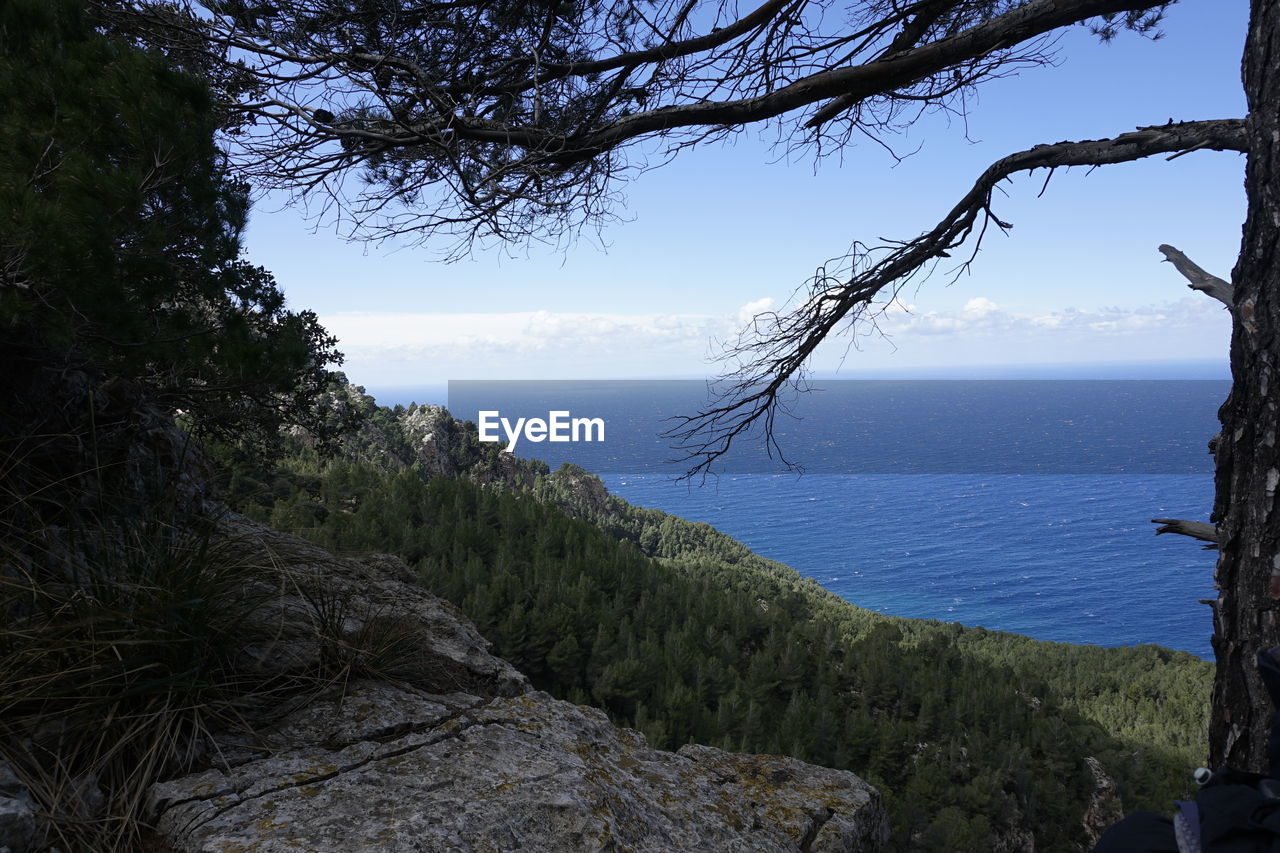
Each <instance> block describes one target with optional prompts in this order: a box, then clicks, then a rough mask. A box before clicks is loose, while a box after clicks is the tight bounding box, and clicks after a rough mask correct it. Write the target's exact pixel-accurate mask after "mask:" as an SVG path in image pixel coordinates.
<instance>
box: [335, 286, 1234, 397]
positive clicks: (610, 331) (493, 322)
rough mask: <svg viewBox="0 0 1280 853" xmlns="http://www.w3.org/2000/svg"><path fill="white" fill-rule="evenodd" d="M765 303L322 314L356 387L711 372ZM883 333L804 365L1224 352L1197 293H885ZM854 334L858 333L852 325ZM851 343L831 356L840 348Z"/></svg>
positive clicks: (1220, 319)
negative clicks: (915, 298) (724, 308)
mask: <svg viewBox="0 0 1280 853" xmlns="http://www.w3.org/2000/svg"><path fill="white" fill-rule="evenodd" d="M774 305H775V303H774V300H773V299H771V298H768V297H766V298H762V299H756V300H752V301H750V302H748V303H746V304H744V305H742V306H741V307H740V308H738V309H737V310H735V311H732V312H726V313H724V314H672V313H661V314H659V313H653V314H616V313H591V312H557V311H523V312H499V313H492V314H482V313H469V314H391V313H377V312H344V313H338V314H331V315H327V316H325V317H323V318H322V322H323V323H324V325H325V326H326V328H328V329H329V330H330V331H331V332H332V333H334V334H336V335H337V336H338V338H339V348H340V349H342V350H343V352H345V353H346V354H347V365H346V367H345V369H346V370H348V372H349V373H350V375H351V376H352V377H353V378H354V379H355V380H356V381H358V382H361V383H363V384H367V385H379V384H382V385H389V384H414V383H418V382H424V381H439V380H443V379H462V378H467V379H482V378H501V379H536V378H626V377H631V376H679V375H683V376H696V375H707V374H711V373H715V372H717V369H716V365H714V364H712V363H711V362H710V361H709V359H708V357H709V356H714V355H717V354H718V353H719V350H718V349H717V347H716V346H715V344H714V342H715V341H732V340H734V339H736V337H737V334H738V332H740V331H741V330H742V329H743V327H744V326H745V325H746V324H748V323H750V321H751V319H752V318H753V317H755V316H756V315H758V314H760V313H762V312H768V311H770V310H773V308H774ZM877 322H878V326H879V330H880V332H882V333H884V335H885V336H887V338H888V339H889V341H888V343H887V345H885V344H883V343H877V342H876V337H875V336H874V335H872V336H870V337H861V338H856V339H855V338H850V337H848V336H845V335H839V336H833V339H832V340H831V341H828V342H827V343H826V344H824V347H823V348H821V349H820V350H819V353H820V354H821V355H822V357H820V358H819V359H818V360H817V361H816V362H815V365H814V366H815V368H816V369H820V370H827V369H834V368H835V367H836V366H837V365H838V364H840V363H845V364H846V366H847V367H849V368H851V369H855V368H858V367H868V368H874V367H887V366H893V365H899V366H901V365H927V364H931V363H936V364H939V365H952V364H960V363H970V364H984V363H985V364H994V363H1006V362H1008V361H1009V359H1011V358H1013V359H1023V360H1031V361H1038V362H1072V361H1090V360H1095V361H1096V360H1105V359H1113V360H1124V359H1129V358H1143V359H1171V360H1174V359H1181V358H1192V357H1204V356H1205V355H1216V354H1217V353H1218V352H1219V351H1222V352H1225V349H1226V340H1227V336H1228V334H1229V331H1230V322H1229V318H1228V317H1227V315H1226V312H1224V311H1222V310H1220V309H1219V307H1218V306H1217V304H1216V303H1214V302H1212V301H1211V300H1208V299H1203V298H1194V297H1189V298H1186V299H1182V300H1179V301H1177V302H1170V303H1165V304H1161V305H1148V306H1138V307H1127V308H1125V307H1111V308H1100V309H1091V310H1077V309H1075V308H1066V309H1063V310H1060V311H1052V312H1039V313H1019V312H1016V311H1012V310H1008V309H1006V308H1004V307H1002V306H1001V305H999V304H997V303H996V302H995V301H994V300H991V299H989V298H986V297H983V296H977V297H974V298H972V299H969V300H968V301H967V302H965V303H964V304H963V306H962V307H960V308H959V309H957V310H952V311H927V312H920V311H918V310H917V308H916V306H915V305H912V304H910V303H906V302H902V301H899V300H897V299H895V300H893V301H892V302H890V303H889V304H887V305H885V306H883V311H882V313H881V314H880V316H879V317H878V319H877ZM864 331H865V330H864ZM851 344H852V345H855V346H856V348H857V349H859V350H862V352H860V353H859V354H858V356H857V358H856V359H853V360H848V361H842V357H843V356H844V355H845V354H846V352H847V351H848V349H849V347H850V346H851Z"/></svg>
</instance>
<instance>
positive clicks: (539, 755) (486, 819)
mask: <svg viewBox="0 0 1280 853" xmlns="http://www.w3.org/2000/svg"><path fill="white" fill-rule="evenodd" d="M263 741H264V744H266V745H267V746H268V747H269V748H270V749H271V754H269V755H264V756H262V757H257V758H253V757H249V756H248V755H247V754H246V753H245V752H244V751H243V750H239V751H238V750H236V749H232V750H230V751H229V752H230V754H233V755H236V756H237V758H236V759H235V760H236V761H238V762H240V763H235V764H233V765H232V766H228V767H224V768H223V769H211V770H207V771H205V772H203V773H200V774H196V775H192V776H188V777H185V778H182V779H178V780H175V781H172V782H168V783H165V784H163V785H159V786H156V788H155V789H154V791H153V797H152V807H153V809H154V811H155V812H156V813H157V814H158V817H159V826H160V829H161V831H162V832H163V833H164V835H165V836H166V837H167V838H168V839H169V840H170V842H171V843H172V844H173V845H174V848H175V849H176V850H178V851H186V852H187V853H196V851H200V853H206V851H207V853H213V851H231V850H235V851H246V853H248V851H261V853H275V852H276V851H298V850H306V851H316V853H325V851H333V853H338V851H342V853H346V851H351V850H371V851H374V850H376V851H401V850H404V851H408V850H431V851H437V850H438V851H452V850H460V851H461V850H465V851H507V850H515V849H525V850H536V851H578V850H636V851H667V850H670V851H694V850H698V851H701V850H708V851H771V850H778V851H782V850H813V851H818V850H823V851H836V850H841V851H860V850H877V849H879V848H880V846H881V845H882V844H883V843H884V840H885V838H886V835H887V828H886V821H885V813H884V808H883V805H882V802H881V799H880V796H879V794H878V793H877V792H876V791H875V790H874V789H872V788H871V787H870V786H868V785H867V784H866V783H864V782H863V781H861V780H860V779H858V777H857V776H855V775H854V774H852V773H848V772H844V771H838V770H829V769H825V768H820V767H814V766H812V765H807V764H804V763H803V762H800V761H797V760H795V759H792V758H783V757H772V756H752V755H735V754H731V753H726V752H722V751H720V750H717V749H712V748H709V747H703V746H687V747H684V748H682V749H681V750H680V751H679V752H678V753H669V752H661V751H658V750H655V749H652V748H651V747H650V746H649V745H648V744H647V743H646V742H645V739H644V737H643V736H642V735H640V734H639V733H638V732H634V731H630V730H627V729H620V728H618V727H616V726H614V725H613V724H611V723H610V722H609V720H608V718H607V717H606V716H605V715H604V713H602V712H600V711H597V710H594V709H590V708H583V707H578V706H575V705H571V704H569V703H567V702H562V701H559V700H556V699H553V698H552V697H550V696H548V695H547V694H545V693H539V692H530V693H526V694H524V695H522V696H515V697H497V698H494V699H490V700H485V699H481V698H479V697H475V696H466V695H461V694H452V695H448V696H439V695H431V694H427V693H424V692H422V691H416V690H413V689H406V688H402V687H393V686H391V685H387V684H379V683H363V684H360V685H358V686H357V687H356V688H355V689H354V690H353V691H351V692H350V693H349V694H348V695H347V696H346V697H345V698H344V699H342V700H341V701H340V702H335V701H333V700H328V701H325V702H320V703H317V704H316V705H313V706H312V707H310V708H308V709H306V710H305V711H304V712H302V713H299V714H295V715H293V716H292V717H291V718H289V719H287V720H285V721H283V722H282V724H281V725H280V726H278V727H277V728H275V729H273V730H272V731H270V732H266V733H264V734H263Z"/></svg>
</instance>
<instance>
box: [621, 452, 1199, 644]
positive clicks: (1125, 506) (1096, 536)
mask: <svg viewBox="0 0 1280 853" xmlns="http://www.w3.org/2000/svg"><path fill="white" fill-rule="evenodd" d="M603 479H604V481H605V483H606V484H607V485H608V487H609V489H610V491H612V492H613V493H614V494H617V495H619V496H621V497H622V498H624V499H626V500H627V501H629V502H631V503H633V504H637V505H639V506H648V507H656V508H658V509H662V510H664V511H666V512H669V513H672V514H674V515H678V516H682V517H684V518H688V519H690V520H693V521H705V522H707V523H708V524H711V525H712V526H713V527H715V528H717V529H719V530H721V531H723V532H725V533H727V534H729V535H730V536H733V537H734V538H735V539H738V540H740V541H741V542H743V543H744V544H745V545H747V547H749V548H751V549H752V550H753V551H755V552H756V553H758V554H760V555H761V556H764V557H769V558H770V559H774V560H778V561H779V562H782V563H786V564H787V565H789V566H791V567H792V568H794V569H796V570H798V571H799V572H800V573H802V574H804V575H806V576H808V577H811V578H813V579H815V580H817V581H818V582H819V583H821V584H822V585H823V586H824V587H826V588H827V589H829V590H831V591H832V592H834V593H836V594H837V595H840V596H841V597H843V598H844V599H846V600H847V601H851V602H853V603H854V604H857V605H859V606H861V607H866V608H869V609H873V610H879V611H881V612H883V613H891V614H894V615H897V616H909V617H918V618H926V619H939V620H942V621H946V622H960V623H963V624H965V625H981V626H983V627H986V628H991V629H995V630H1002V631H1013V632H1015V633H1019V634H1027V635H1029V636H1032V637H1036V638H1037V639H1042V640H1058V641H1063V642H1071V643H1094V644H1098V645H1105V646H1123V645H1134V644H1138V643H1158V644H1160V645H1163V646H1169V647H1171V648H1175V649H1181V650H1183V651H1188V652H1191V653H1193V654H1196V655H1200V656H1201V657H1204V658H1206V659H1211V652H1210V647H1209V635H1210V633H1211V631H1212V625H1211V623H1210V612H1209V608H1208V607H1206V606H1205V605H1203V604H1200V603H1199V601H1198V599H1202V598H1214V597H1216V593H1215V592H1214V591H1213V567H1214V557H1215V553H1214V552H1212V551H1205V550H1203V549H1201V548H1200V547H1198V544H1197V543H1195V542H1193V541H1191V540H1190V539H1187V538H1186V537H1182V536H1159V537H1157V536H1155V535H1154V531H1155V525H1152V524H1151V523H1150V519H1152V518H1158V517H1166V516H1167V517H1174V518H1193V519H1199V518H1204V517H1205V510H1206V508H1208V507H1209V506H1211V504H1212V501H1213V484H1212V482H1211V478H1210V476H1209V475H1208V474H1194V475H1180V474H1154V475H1152V474H1148V475H1125V474H1103V475H1090V474H1070V475H1049V474H1034V475H994V476H992V475H978V476H975V475H969V474H901V475H894V474H828V475H821V474H819V475H805V476H803V477H799V478H797V477H795V476H791V475H766V474H739V475H733V476H726V477H720V478H719V479H718V481H716V482H715V484H714V485H708V486H705V487H703V488H694V487H689V486H687V485H685V484H679V483H672V482H671V481H670V479H669V478H664V477H662V476H660V475H645V474H639V475H637V474H615V475H608V476H605V477H604V478H603Z"/></svg>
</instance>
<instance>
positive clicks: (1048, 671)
mask: <svg viewBox="0 0 1280 853" xmlns="http://www.w3.org/2000/svg"><path fill="white" fill-rule="evenodd" d="M347 399H348V403H349V404H351V405H354V406H356V407H357V408H360V409H362V410H363V413H364V414H365V416H366V424H367V425H366V428H365V430H364V431H363V432H362V433H361V434H360V435H359V436H357V437H354V438H353V439H351V440H350V441H349V442H348V446H347V449H346V452H345V454H344V456H342V457H339V458H336V459H330V460H325V459H322V458H321V457H320V456H318V455H316V454H315V453H314V452H313V451H312V450H311V449H309V447H308V446H307V444H306V442H305V441H302V440H300V439H296V440H295V441H294V442H293V445H292V451H291V453H290V454H289V455H288V456H287V457H286V458H285V459H283V460H282V462H281V464H280V465H279V466H278V467H277V468H276V469H275V470H274V471H272V472H270V473H269V474H267V473H265V472H260V471H252V470H250V469H248V468H247V467H245V466H243V465H240V466H236V465H234V464H232V465H231V466H229V469H230V471H231V474H232V476H231V477H230V479H229V482H230V483H231V488H230V495H231V497H232V499H233V502H234V503H235V505H236V506H237V507H239V508H241V509H242V510H244V511H245V512H246V513H248V514H250V515H252V516H255V517H257V518H259V519H261V520H264V521H267V522H268V523H270V524H272V525H273V526H277V527H280V528H282V529H287V530H292V531H295V532H299V533H302V534H304V535H306V536H309V537H310V538H312V539H314V540H315V541H317V542H319V543H321V544H323V545H325V546H327V547H330V548H334V549H337V550H346V551H353V552H354V551H391V552H394V553H397V554H399V555H401V556H403V557H404V558H405V559H406V560H407V561H408V562H409V563H410V564H411V565H413V566H414V567H415V569H416V570H417V572H418V573H419V576H420V578H421V579H422V582H423V583H424V584H425V585H426V586H428V587H429V588H431V589H432V590H433V591H435V592H437V593H439V594H441V595H444V596H445V597H447V598H449V599H450V600H452V601H454V602H455V603H457V604H458V605H459V606H460V607H462V609H463V610H464V611H465V612H466V613H467V615H468V616H469V617H471V618H472V619H473V620H475V622H476V624H477V625H478V626H479V627H480V628H481V630H482V632H483V633H484V634H485V635H486V636H487V637H488V638H489V639H490V640H491V641H492V642H494V644H495V647H496V648H495V651H496V652H497V653H498V654H500V655H501V656H503V657H505V658H507V659H508V660H510V661H511V662H512V663H514V664H515V665H516V666H517V667H519V668H520V669H521V670H523V671H524V672H526V673H527V674H528V675H529V676H530V677H531V678H532V679H533V680H534V682H535V683H536V684H537V685H538V686H540V687H542V688H544V689H546V690H548V691H550V692H552V693H554V694H555V695H557V696H561V697H563V698H568V699H570V700H572V701H575V702H580V703H584V704H592V705H596V706H598V707H601V708H604V709H605V710H607V711H608V712H609V713H610V714H611V715H612V716H613V717H614V718H615V719H616V720H618V721H619V722H621V723H623V724H625V725H629V726H633V727H635V728H638V729H640V730H641V731H643V732H644V733H645V734H646V735H647V736H648V737H649V738H650V740H651V741H653V742H654V743H655V744H656V745H659V746H662V747H674V746H678V745H679V744H681V743H686V742H699V743H706V744H710V745H715V746H722V747H725V748H728V749H734V750H742V751H752V752H781V753H787V754H791V755H795V756H796V757H799V758H802V759H805V760H808V761H812V762H816V763H820V764H826V765H829V766H833V767H839V768H847V769H851V770H854V771H855V772H857V773H859V774H860V775H862V776H863V777H864V778H867V779H868V780H869V781H871V782H873V784H876V785H877V786H879V787H880V788H881V790H882V791H883V792H884V793H885V794H886V796H887V798H888V800H889V802H890V806H891V815H892V820H893V824H894V839H895V840H894V844H895V845H896V846H897V848H898V849H923V850H937V849H955V850H991V849H1016V848H1018V847H1020V846H1021V845H1022V844H1023V843H1025V842H1026V841H1029V840H1030V839H1031V838H1032V837H1034V843H1035V849H1037V850H1054V849H1061V850H1070V849H1079V846H1080V845H1082V844H1084V843H1085V842H1086V839H1087V838H1088V837H1089V836H1088V833H1087V830H1086V827H1085V825H1084V820H1085V814H1086V812H1087V811H1088V812H1089V814H1090V816H1091V817H1090V819H1091V820H1092V821H1094V822H1095V823H1096V822H1097V821H1098V820H1099V819H1100V817H1099V816H1102V817H1103V818H1105V817H1106V816H1107V815H1110V816H1111V817H1114V816H1115V809H1116V804H1115V803H1114V802H1111V801H1109V800H1108V798H1107V797H1106V796H1104V795H1102V794H1100V791H1102V790H1103V789H1104V788H1105V780H1100V779H1099V778H1098V777H1097V776H1096V774H1095V773H1094V771H1093V770H1091V769H1090V766H1089V764H1088V763H1087V762H1086V761H1085V758H1086V757H1094V758H1096V759H1097V760H1098V762H1100V765H1101V767H1102V768H1103V770H1104V771H1105V772H1106V773H1107V774H1109V775H1110V776H1112V777H1114V778H1115V779H1116V780H1117V782H1118V784H1119V790H1120V793H1121V795H1122V797H1123V805H1124V808H1125V809H1126V810H1129V809H1133V808H1135V807H1151V808H1156V809H1160V810H1165V809H1166V806H1167V801H1168V800H1169V799H1171V798H1172V797H1173V796H1175V795H1177V794H1179V793H1181V792H1182V789H1183V788H1184V787H1186V783H1188V782H1189V779H1190V775H1189V774H1190V770H1191V769H1192V768H1194V767H1195V766H1196V765H1197V764H1198V763H1199V762H1200V761H1201V760H1202V757H1201V756H1202V753H1203V752H1204V713H1205V705H1206V702H1207V696H1208V689H1209V687H1208V685H1209V678H1210V675H1209V667H1208V665H1207V664H1205V663H1204V662H1202V661H1199V660H1198V659H1196V658H1194V657H1192V656H1190V655H1187V654H1184V653H1178V652H1172V651H1169V650H1166V649H1159V648H1156V647H1150V646H1148V647H1140V648H1134V649H1104V648H1100V647H1093V646H1072V645H1067V644H1054V643H1043V642H1037V641H1034V640H1030V639H1028V638H1024V637H1018V636H1014V635H1008V634H1001V633H998V632H991V631H985V630H983V629H966V628H962V627H961V626H959V625H954V624H943V623H937V622H928V621H920V620H903V619H893V618H889V617H885V616H882V615H879V614H875V613H872V612H869V611H865V610H861V609H859V608H857V607H854V606H852V605H850V604H848V603H847V602H844V601H843V600H841V599H839V598H838V597H836V596H834V595H832V594H830V593H827V592H826V591H825V590H823V589H822V588H821V587H820V586H818V585H817V584H815V583H813V582H811V581H808V580H805V579H803V578H801V577H800V576H799V575H798V574H797V573H796V572H794V571H792V570H790V569H788V568H787V567H785V566H782V565H780V564H777V563H774V562H771V561H768V560H764V559H762V558H760V557H758V556H756V555H754V554H752V553H751V552H750V551H749V550H747V549H746V548H745V547H744V546H742V545H741V544H740V543H737V542H735V541H734V540H732V539H731V538H729V537H727V536H724V535H723V534H720V533H718V532H717V531H715V530H713V529H712V528H710V527H708V526H707V525H703V524H693V523H690V522H687V521H684V520H682V519H678V518H674V517H671V516H668V515H666V514H664V513H660V512H657V511H655V510H645V509H640V508H636V507H631V506H630V505H628V504H626V503H625V502H623V501H621V500H620V499H618V498H616V497H614V496H611V495H609V494H608V493H607V492H606V491H605V490H604V488H603V486H602V485H601V484H600V482H599V480H597V479H596V478H594V477H592V476H591V475H589V474H587V473H586V472H583V471H581V470H579V469H573V468H570V467H566V468H563V469H561V470H560V471H557V472H554V473H549V472H548V471H547V470H546V468H545V466H541V465H540V464H539V463H535V462H523V461H519V460H514V459H512V458H511V457H509V456H506V455H499V454H497V453H496V448H494V447H493V446H492V445H487V446H484V445H478V444H476V443H475V442H474V438H469V437H468V436H472V435H473V433H472V431H471V430H470V429H469V428H468V425H465V424H461V423H459V422H457V421H454V420H453V419H451V418H449V417H448V416H447V414H446V413H444V412H442V411H441V410H439V409H433V408H429V407H419V408H412V409H409V410H398V411H393V410H388V409H380V410H379V409H374V408H373V407H372V403H371V401H370V400H369V399H368V398H364V397H361V396H360V395H359V394H350V396H349V397H348V398H347ZM424 439H426V440H424ZM223 455H224V458H227V456H226V454H225V452H224V454H223ZM473 474H474V479H473V477H472V475H473ZM476 480H479V482H476ZM1100 639H1101V638H1100Z"/></svg>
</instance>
